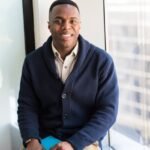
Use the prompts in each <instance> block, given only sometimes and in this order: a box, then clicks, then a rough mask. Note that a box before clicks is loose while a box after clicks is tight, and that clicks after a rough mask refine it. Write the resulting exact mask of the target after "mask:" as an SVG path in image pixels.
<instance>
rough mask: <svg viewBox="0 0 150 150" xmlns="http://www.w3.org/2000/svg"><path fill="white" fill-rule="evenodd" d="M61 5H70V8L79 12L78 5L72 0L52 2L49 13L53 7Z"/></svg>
mask: <svg viewBox="0 0 150 150" xmlns="http://www.w3.org/2000/svg"><path fill="white" fill-rule="evenodd" d="M62 4H69V5H72V6H74V7H76V8H77V9H78V11H79V12H80V10H79V7H78V5H77V4H76V3H75V2H74V1H72V0H56V1H54V2H53V3H52V4H51V6H50V9H49V12H51V11H52V10H53V8H54V7H55V6H57V5H62Z"/></svg>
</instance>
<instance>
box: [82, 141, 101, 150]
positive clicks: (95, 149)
mask: <svg viewBox="0 0 150 150" xmlns="http://www.w3.org/2000/svg"><path fill="white" fill-rule="evenodd" d="M83 150H101V148H100V147H99V144H98V142H97V141H96V142H95V143H93V144H91V145H89V146H86V147H85V148H84V149H83Z"/></svg>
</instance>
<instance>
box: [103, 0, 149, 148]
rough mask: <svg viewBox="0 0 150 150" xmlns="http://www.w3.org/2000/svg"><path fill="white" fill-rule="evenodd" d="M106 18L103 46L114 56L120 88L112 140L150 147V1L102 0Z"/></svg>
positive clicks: (115, 143)
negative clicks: (104, 42) (117, 112)
mask: <svg viewBox="0 0 150 150" xmlns="http://www.w3.org/2000/svg"><path fill="white" fill-rule="evenodd" d="M105 20H106V47H107V50H108V52H109V53H110V54H111V55H112V57H113V59H114V62H115V65H116V71H117V74H118V79H119V88H120V104H119V115H118V119H117V123H116V124H115V125H114V127H113V130H112V131H111V133H112V134H111V144H112V146H114V148H115V149H116V150H122V149H123V148H120V147H119V146H118V145H119V144H120V145H122V146H123V147H124V148H125V149H129V148H128V147H130V149H129V150H145V149H146V148H147V149H148V148H150V1H149V0H105ZM120 136H121V138H119V139H116V138H118V137H120ZM115 137H116V138H115ZM121 139H122V140H124V139H126V140H128V141H129V142H128V143H127V144H125V140H124V141H121ZM131 141H132V143H134V144H133V145H134V146H133V147H132V146H131V145H130V142H131ZM123 142H124V143H123ZM131 147H132V148H131Z"/></svg>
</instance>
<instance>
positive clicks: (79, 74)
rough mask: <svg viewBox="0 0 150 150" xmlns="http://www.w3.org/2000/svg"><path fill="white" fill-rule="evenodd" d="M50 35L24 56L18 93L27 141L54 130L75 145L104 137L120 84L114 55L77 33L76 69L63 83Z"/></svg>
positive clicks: (85, 144) (82, 144)
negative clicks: (34, 49) (57, 69)
mask: <svg viewBox="0 0 150 150" xmlns="http://www.w3.org/2000/svg"><path fill="white" fill-rule="evenodd" d="M51 41H52V38H51V37H50V38H49V39H48V40H47V42H45V43H44V45H43V46H42V47H40V48H38V49H37V50H36V51H34V52H32V53H31V54H29V55H28V56H27V57H26V59H25V62H24V66H23V72H22V78H21V85H20V92H19V98H18V104H19V105H18V123H19V128H20V131H21V135H22V138H23V141H26V140H27V139H29V138H38V139H40V138H43V137H46V136H48V135H53V136H55V137H57V138H59V139H61V140H67V141H69V142H70V143H72V145H73V146H74V147H75V149H77V150H81V149H83V147H84V146H87V145H89V144H91V143H93V142H94V141H96V140H99V142H101V140H102V139H103V137H104V136H105V134H106V132H107V131H108V130H109V128H110V127H111V126H112V124H113V123H114V122H115V120H116V115H117V110H118V84H117V78H116V73H115V69H114V64H113V61H112V58H111V57H110V56H109V55H108V54H107V53H106V52H105V51H103V50H101V49H99V48H97V47H95V46H94V45H92V44H91V43H89V42H87V41H86V40H84V39H83V38H82V37H81V35H80V36H79V54H78V58H77V62H76V64H75V66H74V69H73V71H72V72H71V74H70V75H69V77H68V78H67V80H66V82H65V84H63V83H62V81H61V80H60V78H59V77H58V75H57V73H56V66H55V62H54V55H53V52H52V48H51Z"/></svg>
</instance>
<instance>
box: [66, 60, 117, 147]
mask: <svg viewBox="0 0 150 150" xmlns="http://www.w3.org/2000/svg"><path fill="white" fill-rule="evenodd" d="M99 70H100V73H99V85H98V90H97V95H96V98H95V108H94V110H95V112H94V114H93V115H92V117H91V119H90V120H89V122H88V123H86V125H85V126H84V127H83V128H82V129H81V130H79V131H78V132H77V133H76V134H74V135H73V136H72V137H70V138H69V139H68V141H69V142H70V143H72V145H74V147H75V149H77V150H80V149H83V147H85V146H87V145H89V144H91V143H93V142H95V141H96V140H102V139H103V137H104V136H105V134H106V132H107V131H108V130H109V128H110V127H111V126H112V125H113V123H114V122H115V120H116V116H117V110H118V83H117V77H116V73H115V69H114V64H113V61H112V59H111V58H110V60H109V61H107V62H106V63H105V64H104V65H103V66H102V67H101V68H100V69H99Z"/></svg>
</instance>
